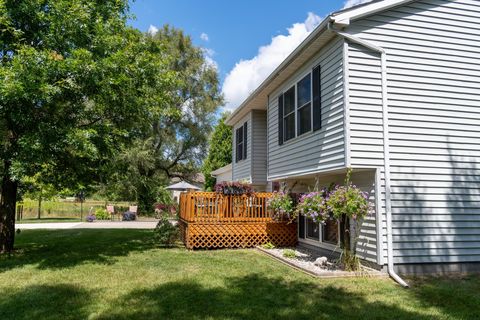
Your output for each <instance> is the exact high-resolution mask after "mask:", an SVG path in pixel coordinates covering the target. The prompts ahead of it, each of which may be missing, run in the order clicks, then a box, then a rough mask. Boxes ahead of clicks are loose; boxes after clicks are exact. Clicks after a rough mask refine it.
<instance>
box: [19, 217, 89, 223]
mask: <svg viewBox="0 0 480 320" xmlns="http://www.w3.org/2000/svg"><path fill="white" fill-rule="evenodd" d="M52 222H81V220H80V218H41V219H33V218H32V219H23V220H15V224H22V223H52Z"/></svg>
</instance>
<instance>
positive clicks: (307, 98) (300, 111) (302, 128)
mask: <svg viewBox="0 0 480 320" xmlns="http://www.w3.org/2000/svg"><path fill="white" fill-rule="evenodd" d="M311 100H312V81H311V76H310V74H308V75H307V76H305V77H304V78H303V79H302V80H300V81H299V82H298V83H297V124H298V126H297V128H298V135H301V134H304V133H305V132H308V131H310V130H311V129H312V108H311V103H310V102H311Z"/></svg>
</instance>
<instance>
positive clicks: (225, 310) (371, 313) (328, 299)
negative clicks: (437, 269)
mask: <svg viewBox="0 0 480 320" xmlns="http://www.w3.org/2000/svg"><path fill="white" fill-rule="evenodd" d="M114 305H115V307H113V308H112V309H111V310H108V311H107V312H105V313H103V314H102V315H100V316H99V318H100V319H103V320H107V319H206V318H208V319H309V320H310V319H431V317H428V316H426V315H424V314H421V313H417V312H414V311H407V310H406V309H405V308H402V306H401V305H398V304H394V303H391V304H387V303H384V302H378V301H377V302H372V301H368V293H364V294H359V293H358V292H351V291H347V290H345V289H343V288H339V287H334V286H326V287H321V286H318V285H316V284H315V283H312V282H307V281H305V282H304V281H298V280H297V281H284V280H282V279H280V278H277V279H272V278H267V277H262V276H246V277H238V278H231V279H228V280H227V283H226V285H225V287H205V286H202V285H199V284H197V283H194V282H192V281H187V280H185V281H179V282H171V283H167V284H165V285H162V286H158V287H155V288H153V289H146V290H136V291H133V292H130V293H129V294H128V295H126V296H125V297H122V298H121V299H120V300H119V301H118V303H115V304H114Z"/></svg>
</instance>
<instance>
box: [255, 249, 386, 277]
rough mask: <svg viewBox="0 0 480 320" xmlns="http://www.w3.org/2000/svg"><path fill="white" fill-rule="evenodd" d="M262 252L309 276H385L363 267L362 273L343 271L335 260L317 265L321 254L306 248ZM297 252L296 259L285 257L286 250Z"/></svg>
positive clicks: (264, 250) (263, 250)
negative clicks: (316, 261) (316, 262)
mask: <svg viewBox="0 0 480 320" xmlns="http://www.w3.org/2000/svg"><path fill="white" fill-rule="evenodd" d="M257 248H258V249H259V250H260V251H262V252H264V253H266V254H268V255H270V256H272V257H274V258H276V259H278V260H280V261H282V262H284V263H286V264H288V265H290V266H293V267H295V268H298V269H301V270H302V271H305V272H307V273H309V274H312V275H315V276H320V277H358V276H385V274H384V273H383V272H380V271H377V270H374V269H370V268H367V267H364V266H362V267H361V270H360V271H357V272H350V271H344V270H342V269H341V265H340V264H339V263H338V262H337V261H334V260H328V261H327V264H326V265H324V266H319V265H315V263H314V262H315V260H316V259H317V258H319V257H321V255H320V254H318V253H315V252H313V251H310V250H308V249H304V248H274V249H264V248H262V247H257ZM287 249H288V250H293V251H295V256H296V257H295V258H287V257H284V256H283V252H284V251H285V250H287Z"/></svg>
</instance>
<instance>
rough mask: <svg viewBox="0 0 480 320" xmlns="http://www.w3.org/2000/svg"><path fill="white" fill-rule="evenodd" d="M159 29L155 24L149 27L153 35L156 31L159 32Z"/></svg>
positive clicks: (149, 31)
mask: <svg viewBox="0 0 480 320" xmlns="http://www.w3.org/2000/svg"><path fill="white" fill-rule="evenodd" d="M157 31H158V28H157V27H155V26H154V25H153V24H151V25H150V27H148V31H147V32H148V33H150V34H151V35H154V34H155V33H157Z"/></svg>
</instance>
